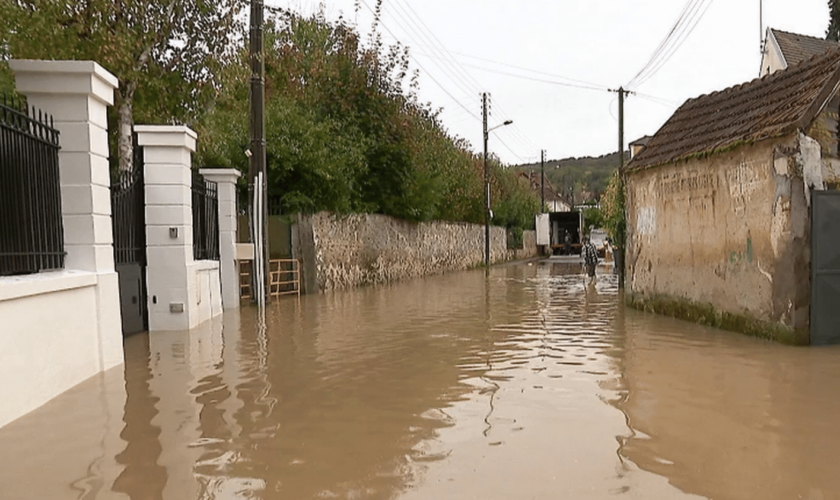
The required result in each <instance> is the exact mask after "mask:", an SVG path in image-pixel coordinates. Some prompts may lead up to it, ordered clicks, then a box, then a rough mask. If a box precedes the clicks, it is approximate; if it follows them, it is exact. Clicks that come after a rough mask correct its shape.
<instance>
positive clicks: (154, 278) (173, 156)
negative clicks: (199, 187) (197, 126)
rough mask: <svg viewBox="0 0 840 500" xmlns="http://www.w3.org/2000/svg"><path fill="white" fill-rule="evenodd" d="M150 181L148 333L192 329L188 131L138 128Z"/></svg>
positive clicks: (192, 139) (192, 137)
mask: <svg viewBox="0 0 840 500" xmlns="http://www.w3.org/2000/svg"><path fill="white" fill-rule="evenodd" d="M134 131H135V132H136V133H137V143H138V145H140V146H141V147H143V156H144V160H145V168H144V176H145V181H146V188H145V189H146V257H147V264H146V277H147V288H148V300H149V331H150V332H154V331H161V330H188V329H189V328H190V326H191V325H190V313H191V311H190V303H191V302H192V301H191V300H190V297H189V293H188V290H189V288H190V286H189V275H188V271H189V269H188V268H189V267H190V266H191V265H192V263H193V233H192V189H191V186H192V178H191V172H190V166H191V165H192V160H191V158H190V154H191V153H192V152H194V151H195V146H196V137H197V136H196V133H195V132H193V131H192V130H190V129H189V128H188V127H185V126H169V125H137V126H135V127H134Z"/></svg>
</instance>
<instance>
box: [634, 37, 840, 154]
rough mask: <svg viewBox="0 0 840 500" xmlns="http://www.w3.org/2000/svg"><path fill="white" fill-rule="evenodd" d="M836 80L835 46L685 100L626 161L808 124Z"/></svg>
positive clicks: (702, 149) (839, 76) (839, 69)
mask: <svg viewBox="0 0 840 500" xmlns="http://www.w3.org/2000/svg"><path fill="white" fill-rule="evenodd" d="M838 82H840V48H837V49H834V50H831V51H829V52H827V53H825V54H823V55H820V56H815V57H812V58H811V59H808V60H806V61H804V62H802V63H800V64H798V65H795V66H791V67H788V68H787V69H786V70H783V71H777V72H775V73H773V74H772V75H768V76H765V77H763V78H759V79H755V80H753V81H751V82H748V83H744V84H741V85H737V86H735V87H730V88H728V89H725V90H722V91H719V92H714V93H712V94H708V95H703V96H700V97H697V98H695V99H689V100H688V101H686V102H685V103H684V104H683V105H682V106H681V107H680V108H679V109H677V111H676V112H674V114H673V115H672V116H671V118H669V119H668V121H667V122H665V124H664V125H663V126H662V128H660V129H659V131H658V132H656V134H655V135H654V136H653V138H652V139H651V140H650V142H649V143H648V144H647V146H646V147H645V148H644V149H643V150H642V151H641V152H639V154H638V155H636V156H635V157H634V158H633V159H632V160H631V161H630V163H628V165H627V167H626V168H627V170H638V169H643V168H648V167H653V166H657V165H662V164H664V163H670V162H674V161H678V160H681V159H685V158H688V157H690V156H694V155H697V154H703V153H710V152H713V151H715V150H719V149H723V148H727V147H731V146H735V145H737V144H739V143H742V142H755V141H760V140H763V139H767V138H770V137H777V136H779V135H782V134H786V133H789V132H792V131H793V130H795V129H797V128H805V127H807V126H808V125H810V123H811V121H813V119H814V117H815V116H816V115H817V114H818V113H819V112H820V111H821V110H822V108H823V107H824V106H825V104H826V103H827V101H828V100H829V98H830V97H831V96H832V95H833V94H834V92H836V90H837V89H836V87H837V85H838Z"/></svg>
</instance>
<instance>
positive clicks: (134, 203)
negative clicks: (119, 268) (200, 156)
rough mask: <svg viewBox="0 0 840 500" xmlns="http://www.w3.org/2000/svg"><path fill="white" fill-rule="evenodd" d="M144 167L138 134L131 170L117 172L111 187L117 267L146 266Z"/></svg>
mask: <svg viewBox="0 0 840 500" xmlns="http://www.w3.org/2000/svg"><path fill="white" fill-rule="evenodd" d="M143 166H144V165H143V148H141V147H140V146H138V145H137V135H136V134H135V135H134V156H133V161H132V167H131V171H130V172H120V173H118V174H117V176H116V179H114V182H113V183H112V184H111V223H112V224H113V234H114V263H115V264H128V263H137V264H140V265H145V264H146V217H145V213H146V199H145V198H146V195H145V191H144V182H143Z"/></svg>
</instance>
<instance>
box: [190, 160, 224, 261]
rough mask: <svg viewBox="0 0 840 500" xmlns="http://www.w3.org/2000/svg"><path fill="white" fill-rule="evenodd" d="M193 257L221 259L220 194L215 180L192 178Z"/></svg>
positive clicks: (197, 176) (199, 177) (200, 177)
mask: <svg viewBox="0 0 840 500" xmlns="http://www.w3.org/2000/svg"><path fill="white" fill-rule="evenodd" d="M192 216H193V257H194V258H195V260H219V195H218V188H217V186H216V183H215V182H211V181H208V180H205V179H204V177H202V176H201V175H200V174H199V173H198V172H193V178H192Z"/></svg>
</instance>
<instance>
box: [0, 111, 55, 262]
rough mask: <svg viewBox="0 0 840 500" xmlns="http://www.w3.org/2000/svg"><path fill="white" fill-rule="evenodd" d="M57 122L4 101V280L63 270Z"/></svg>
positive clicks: (0, 162) (0, 241)
mask: <svg viewBox="0 0 840 500" xmlns="http://www.w3.org/2000/svg"><path fill="white" fill-rule="evenodd" d="M58 150H59V140H58V131H57V130H56V129H55V128H54V126H53V121H52V117H50V116H48V115H46V114H44V113H42V112H41V111H36V110H35V109H34V108H32V107H29V106H28V105H25V104H21V103H20V102H18V101H15V100H9V99H7V98H6V97H3V98H2V101H1V102H0V276H9V275H15V274H32V273H37V272H39V271H46V270H51V269H62V268H63V267H64V256H65V252H64V228H63V225H62V221H61V186H60V184H59V169H58Z"/></svg>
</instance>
